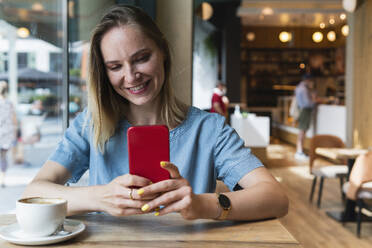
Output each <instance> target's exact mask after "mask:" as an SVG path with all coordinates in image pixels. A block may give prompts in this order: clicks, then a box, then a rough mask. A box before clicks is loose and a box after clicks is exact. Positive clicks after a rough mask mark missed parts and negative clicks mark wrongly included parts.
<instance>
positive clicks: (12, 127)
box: [0, 81, 17, 188]
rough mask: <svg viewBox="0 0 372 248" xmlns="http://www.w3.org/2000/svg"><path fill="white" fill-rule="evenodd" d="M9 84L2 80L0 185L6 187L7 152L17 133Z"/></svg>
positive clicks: (0, 94) (0, 100)
mask: <svg viewBox="0 0 372 248" xmlns="http://www.w3.org/2000/svg"><path fill="white" fill-rule="evenodd" d="M7 93H8V84H7V83H6V82H5V81H0V168H1V171H0V186H1V187H2V188H3V187H5V173H6V171H7V168H8V160H7V153H8V150H9V149H10V148H11V147H12V146H13V145H14V142H15V141H16V134H17V118H16V114H15V111H14V108H13V104H12V103H11V102H10V101H9V100H7V98H6V95H7Z"/></svg>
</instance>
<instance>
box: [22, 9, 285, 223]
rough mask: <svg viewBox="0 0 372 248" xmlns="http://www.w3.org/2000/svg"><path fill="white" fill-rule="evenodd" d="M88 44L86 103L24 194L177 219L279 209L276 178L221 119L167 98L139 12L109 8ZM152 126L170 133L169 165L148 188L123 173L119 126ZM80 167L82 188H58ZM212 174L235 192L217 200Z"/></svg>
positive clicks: (150, 34) (155, 41)
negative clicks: (167, 176) (84, 180)
mask: <svg viewBox="0 0 372 248" xmlns="http://www.w3.org/2000/svg"><path fill="white" fill-rule="evenodd" d="M90 49H91V50H90V80H89V90H88V96H89V102H88V108H87V110H86V111H84V112H83V113H82V114H80V115H79V116H77V118H76V119H75V120H74V122H73V124H72V125H71V126H70V127H69V129H68V130H67V131H66V133H65V135H64V138H63V140H62V142H61V143H60V144H59V145H58V147H57V149H56V151H55V153H54V154H53V155H52V156H51V157H50V158H49V160H48V161H47V162H46V163H45V164H44V166H43V167H42V168H41V170H40V172H39V173H38V175H37V176H36V177H35V179H34V180H33V181H32V182H31V184H30V185H28V187H27V189H26V191H25V192H24V195H23V196H24V197H30V196H40V195H41V196H52V197H62V198H65V199H67V200H68V214H69V215H72V214H77V213H84V212H89V211H102V212H106V213H109V214H111V215H114V216H126V215H133V214H142V213H148V212H152V211H156V213H155V214H156V215H165V214H167V213H170V212H179V213H180V214H181V215H182V216H183V217H184V218H185V219H197V218H211V219H212V218H215V219H216V218H217V219H225V218H227V219H234V220H251V219H262V218H270V217H279V216H283V215H285V214H286V213H287V209H288V199H287V197H286V196H285V194H284V193H283V191H282V190H281V189H280V186H279V184H278V183H277V182H276V180H275V179H274V178H273V177H272V176H271V175H270V174H269V173H268V171H267V170H266V169H265V168H264V167H263V166H262V164H261V163H260V162H259V161H258V160H257V159H256V158H255V157H254V156H253V155H252V154H251V153H250V150H249V149H247V148H244V145H243V141H242V140H240V139H239V137H238V135H237V134H236V133H235V132H234V130H233V129H232V128H231V127H229V126H226V125H225V123H224V118H223V117H221V116H219V115H217V114H210V113H206V112H203V111H201V110H199V109H196V108H194V107H189V106H186V105H185V104H183V103H181V102H179V101H178V100H177V99H176V98H175V97H174V95H173V93H172V89H171V83H172V82H171V80H170V69H171V57H170V53H169V47H168V43H167V41H166V40H165V38H164V36H163V34H162V33H161V32H160V30H159V29H158V27H157V26H156V25H155V23H154V22H153V21H152V19H151V18H150V17H149V16H147V15H146V14H145V13H144V12H143V11H141V10H140V9H138V8H136V7H133V6H116V7H113V8H112V9H110V10H109V11H108V12H107V13H106V14H105V15H104V16H103V18H102V20H101V21H100V23H99V24H98V25H97V27H96V29H95V30H94V31H93V33H92V38H91V48H90ZM154 124H163V125H167V126H168V127H169V129H170V157H171V159H170V160H171V162H172V163H170V162H162V163H161V165H159V166H162V167H163V168H164V169H166V170H168V171H169V173H170V175H171V179H170V180H165V181H162V182H158V183H153V184H152V183H151V182H150V181H149V180H148V179H146V178H142V177H139V176H135V175H130V174H129V172H128V171H129V169H128V157H127V154H128V151H127V143H126V131H127V129H128V128H129V127H130V126H131V125H154ZM88 169H89V180H90V186H88V187H66V186H63V185H64V184H65V183H66V182H67V181H68V180H70V181H72V182H74V181H77V180H78V179H79V178H80V177H81V175H82V174H83V173H84V172H85V171H86V170H88ZM216 179H221V180H223V181H224V182H225V184H227V185H228V186H229V187H230V189H233V188H234V187H236V186H237V185H238V184H239V186H241V187H242V188H243V190H240V191H236V192H229V193H226V194H225V195H222V196H221V195H220V196H217V195H216V194H215V193H213V192H214V190H215V187H216ZM133 187H136V188H139V189H137V190H132V188H133ZM221 198H223V199H221ZM226 198H227V199H229V200H230V204H228V202H227V204H225V203H226V201H223V200H226ZM220 202H222V203H224V204H222V203H220ZM160 206H163V208H162V209H160V208H159V207H160Z"/></svg>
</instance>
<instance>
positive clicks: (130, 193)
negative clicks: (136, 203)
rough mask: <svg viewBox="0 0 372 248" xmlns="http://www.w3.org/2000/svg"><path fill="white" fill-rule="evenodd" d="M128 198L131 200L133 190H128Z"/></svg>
mask: <svg viewBox="0 0 372 248" xmlns="http://www.w3.org/2000/svg"><path fill="white" fill-rule="evenodd" d="M129 198H130V199H131V200H133V189H130V191H129Z"/></svg>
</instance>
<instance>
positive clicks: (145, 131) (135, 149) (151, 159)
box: [127, 125, 170, 183]
mask: <svg viewBox="0 0 372 248" xmlns="http://www.w3.org/2000/svg"><path fill="white" fill-rule="evenodd" d="M127 140H128V154H129V173H130V174H132V175H138V176H142V177H145V178H147V179H149V180H151V182H153V183H156V182H159V181H162V180H166V179H169V178H170V175H169V172H168V171H167V170H166V169H163V168H161V167H160V162H161V161H169V130H168V127H167V126H165V125H152V126H133V127H130V128H129V129H128V131H127Z"/></svg>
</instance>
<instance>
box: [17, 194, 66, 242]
mask: <svg viewBox="0 0 372 248" xmlns="http://www.w3.org/2000/svg"><path fill="white" fill-rule="evenodd" d="M66 213H67V201H66V200H64V199H61V198H44V197H33V198H24V199H19V200H18V201H17V203H16V217H17V221H18V224H19V226H20V228H21V230H22V232H23V234H24V236H26V237H45V236H49V235H51V234H53V233H54V232H55V231H56V230H57V229H58V228H59V227H60V226H61V225H62V224H63V222H64V220H65V217H66Z"/></svg>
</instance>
